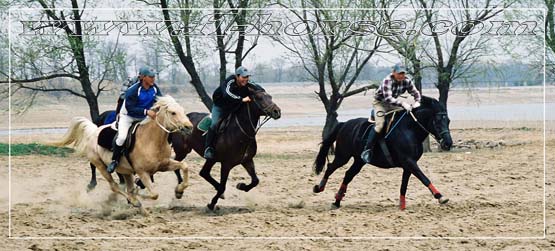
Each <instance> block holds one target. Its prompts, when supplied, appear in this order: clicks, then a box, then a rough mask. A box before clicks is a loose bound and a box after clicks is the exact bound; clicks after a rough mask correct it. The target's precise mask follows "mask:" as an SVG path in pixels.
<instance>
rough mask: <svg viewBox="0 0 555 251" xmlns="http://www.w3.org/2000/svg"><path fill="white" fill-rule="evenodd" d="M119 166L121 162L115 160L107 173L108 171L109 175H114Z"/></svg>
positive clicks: (107, 169)
mask: <svg viewBox="0 0 555 251" xmlns="http://www.w3.org/2000/svg"><path fill="white" fill-rule="evenodd" d="M118 165H119V161H117V160H114V161H112V163H110V165H109V166H108V167H107V168H106V171H108V172H109V173H113V172H114V171H115V170H116V168H118Z"/></svg>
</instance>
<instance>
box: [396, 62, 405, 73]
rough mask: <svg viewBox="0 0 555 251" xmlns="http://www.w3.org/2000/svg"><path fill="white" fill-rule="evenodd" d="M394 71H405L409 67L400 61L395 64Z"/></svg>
mask: <svg viewBox="0 0 555 251" xmlns="http://www.w3.org/2000/svg"><path fill="white" fill-rule="evenodd" d="M393 71H394V72H397V73H405V72H407V68H405V66H404V65H403V64H401V63H398V64H395V65H394V66H393Z"/></svg>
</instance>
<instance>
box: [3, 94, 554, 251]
mask: <svg viewBox="0 0 555 251" xmlns="http://www.w3.org/2000/svg"><path fill="white" fill-rule="evenodd" d="M276 92H278V90H276ZM277 95H278V96H279V95H280V94H279V93H278V94H277ZM283 95H285V94H283ZM460 95H464V94H460ZM491 95H493V94H491ZM495 95H496V97H506V96H505V95H512V93H510V91H507V93H504V94H503V93H501V94H495ZM533 95H536V94H533ZM274 96H275V95H274ZM453 96H454V98H453V100H454V102H458V103H457V104H462V103H464V102H470V101H468V100H469V99H468V98H467V99H464V98H462V97H459V98H460V100H459V101H456V100H457V95H456V94H455V95H453ZM284 97H285V96H284ZM277 98H278V97H276V99H277ZM287 99H291V96H287ZM464 100H466V101H464ZM307 102H308V101H307ZM287 105H289V106H292V105H291V104H289V103H288V104H287ZM287 105H286V106H287ZM301 105H303V106H306V107H312V106H310V104H306V103H302V104H301ZM50 108H51V107H50ZM50 108H49V106H44V107H37V108H36V109H35V110H33V111H31V113H30V115H29V114H28V115H25V116H24V117H20V118H18V119H19V120H16V121H15V122H16V123H15V125H16V126H19V127H21V128H24V127H26V125H29V127H35V125H40V126H44V127H48V126H56V125H57V124H58V123H60V122H57V121H58V120H56V122H54V120H51V119H49V118H54V117H56V118H58V117H61V118H62V119H65V117H66V116H73V115H74V114H73V113H71V114H64V113H63V112H61V113H60V112H59V111H57V110H55V112H53V113H51V114H45V113H44V111H45V110H47V109H50ZM64 109H65V108H64ZM289 109H291V110H290V111H291V113H294V112H295V109H292V107H290V108H289ZM307 109H308V108H307ZM284 110H287V108H286V109H284ZM40 111H43V112H42V113H41V112H40ZM64 111H65V110H64ZM66 112H67V111H66ZM60 114H62V115H60ZM79 115H83V114H79ZM33 116H35V117H33ZM18 121H19V122H18ZM463 122H464V121H463ZM18 123H19V124H18ZM457 123H462V122H456V121H454V122H453V124H454V125H453V126H452V136H453V139H454V141H455V143H456V145H457V146H459V147H456V148H455V149H453V150H452V151H450V152H437V151H434V152H432V153H426V154H425V155H424V156H423V157H422V159H421V160H420V161H419V164H420V166H421V167H422V168H423V171H424V172H425V174H426V175H427V176H428V177H429V178H430V179H431V180H432V182H433V183H434V184H435V186H436V187H437V188H438V189H439V190H440V191H441V192H442V193H443V194H445V195H446V196H448V197H449V198H450V202H449V203H448V204H447V205H438V203H437V201H436V200H434V199H433V197H432V196H431V195H430V194H429V192H428V190H427V189H426V188H425V187H424V186H423V185H422V184H421V183H420V182H419V181H418V180H416V179H415V178H414V177H413V178H412V179H411V181H410V183H409V188H408V194H407V203H408V205H407V210H405V211H399V210H398V208H397V203H398V201H397V199H398V193H399V186H400V182H401V170H400V169H392V170H383V169H378V168H375V167H372V166H369V165H368V166H365V168H364V169H363V170H362V171H361V173H360V174H359V175H358V176H357V177H356V178H355V179H354V180H353V182H352V183H351V184H350V186H349V189H348V192H347V195H346V197H345V199H344V201H343V204H342V205H343V207H342V208H341V209H338V210H333V209H331V207H330V205H331V202H333V197H334V194H335V192H336V191H337V189H338V188H339V184H340V183H341V180H342V178H343V175H344V172H345V171H346V169H347V168H346V167H347V166H346V167H344V168H342V169H339V170H338V171H337V172H336V173H335V174H334V175H333V176H332V177H331V179H330V181H329V183H328V186H327V190H326V191H324V192H323V193H320V194H317V195H315V194H313V193H312V186H313V185H314V184H316V183H317V182H318V181H319V179H320V177H317V176H315V175H313V174H312V162H313V160H314V157H315V154H316V151H317V149H318V143H319V135H320V128H314V127H294V128H271V129H270V128H264V129H262V130H261V132H260V134H259V137H258V140H259V141H260V142H261V143H260V144H259V153H258V155H257V157H256V158H255V163H256V165H257V172H258V175H259V178H260V180H261V183H260V184H259V186H258V187H256V188H254V189H253V190H252V191H250V192H248V193H244V192H242V191H239V190H237V189H235V185H236V184H237V183H239V182H248V175H247V174H246V172H245V171H244V170H243V169H242V167H236V168H235V169H234V170H233V171H232V173H231V175H230V179H229V182H228V190H227V191H226V199H225V200H220V202H219V206H220V210H219V211H217V212H209V211H207V210H206V206H205V205H206V204H207V203H208V202H209V200H210V199H211V198H212V196H213V195H214V194H215V191H214V190H213V188H212V187H211V186H210V185H209V184H208V183H207V182H206V181H204V180H203V179H202V178H201V177H200V176H198V172H199V170H200V167H201V164H202V159H201V158H200V157H199V156H198V155H196V154H194V153H193V154H191V156H190V157H189V158H187V159H186V162H187V163H188V164H189V166H190V168H191V180H190V183H191V186H190V187H189V188H188V189H187V190H186V191H185V195H184V197H183V198H182V199H180V200H177V199H174V198H173V189H174V186H175V184H176V181H175V177H174V175H173V174H172V173H162V174H157V175H156V177H155V178H156V183H155V189H156V190H157V191H158V192H160V198H159V199H158V200H157V201H143V202H144V205H145V206H146V208H147V209H148V210H149V211H150V213H151V214H150V215H149V216H143V215H141V214H139V213H138V210H137V209H135V208H132V207H130V206H128V205H127V203H126V202H125V200H124V199H123V198H121V197H119V198H118V200H117V201H115V202H113V201H112V202H110V201H109V200H108V197H109V194H110V192H109V189H108V187H107V183H106V182H105V181H104V180H103V179H102V178H100V177H99V179H98V184H99V185H98V187H97V188H96V189H95V190H94V191H92V192H90V193H87V192H86V189H85V187H86V184H87V183H88V180H89V168H88V164H87V162H86V160H85V159H83V158H82V157H79V156H76V155H70V156H68V157H53V156H39V155H31V156H20V157H12V158H11V172H12V173H11V189H12V190H11V191H12V193H11V200H12V201H11V236H12V237H17V238H11V239H8V238H7V237H8V232H7V229H8V221H7V220H8V210H7V209H8V193H7V191H8V173H7V168H3V169H2V172H1V173H0V190H1V191H3V192H2V193H1V194H0V208H1V210H0V226H1V227H2V229H4V230H5V231H4V232H3V235H2V237H1V238H2V240H1V241H2V242H4V243H3V244H2V245H0V250H21V249H31V250H55V249H57V250H74V249H79V250H106V249H141V250H175V249H177V248H187V249H201V250H208V249H210V250H214V249H217V250H221V249H233V250H236V249H241V250H323V249H334V250H430V249H431V250H465V249H466V250H551V249H555V234H554V232H555V230H554V229H555V214H554V212H555V211H554V210H555V203H554V201H553V199H554V192H555V186H554V184H553V177H555V170H554V168H553V167H554V164H555V154H553V153H555V151H554V150H555V124H553V123H548V124H547V126H548V127H547V128H546V129H547V130H546V139H547V141H546V142H545V143H546V146H547V148H546V153H547V154H546V163H547V166H546V167H547V168H546V174H547V176H546V177H547V180H546V189H547V191H546V197H545V198H544V186H543V182H544V162H543V161H544V160H543V157H544V148H543V146H544V131H543V129H542V128H540V127H537V126H538V125H541V124H542V123H537V122H536V123H533V125H536V126H531V128H519V127H520V126H513V127H511V126H506V124H503V125H504V127H506V128H485V127H496V126H495V125H499V124H498V123H497V124H496V123H495V122H494V121H493V122H491V121H490V122H489V123H490V126H484V125H485V124H487V123H481V122H468V121H466V122H464V123H463V124H464V125H465V126H457ZM459 125H462V124H459ZM58 137H60V135H21V136H15V137H13V138H12V142H47V141H51V140H54V139H56V138H58ZM0 141H1V142H6V141H7V138H6V137H0ZM500 143H501V144H500ZM486 145H495V147H492V148H490V147H486ZM461 146H474V147H471V148H468V149H467V148H461ZM7 162H8V158H7V157H0V163H1V164H2V166H3V167H7V164H8V163H7ZM218 174H219V168H218V167H217V168H215V169H214V170H213V172H212V175H213V176H215V177H218ZM544 199H546V208H545V209H546V221H545V223H544V215H543V213H544ZM544 224H545V225H544ZM544 227H545V228H544ZM544 229H546V233H545V234H546V235H545V238H544ZM210 236H211V237H217V238H216V239H206V237H210ZM29 237H39V238H44V239H26V238H29ZM51 237H59V238H58V239H49V238H51ZM73 237H86V238H82V239H76V240H72V239H64V238H73ZM95 237H97V238H100V237H110V238H113V239H110V238H108V239H95ZM118 237H130V238H131V239H117V238H118ZM181 237H193V239H187V238H181ZM277 237H285V238H277ZM299 237H300V238H299ZM308 237H318V238H316V239H310V238H308ZM352 237H355V238H354V239H351V238H352ZM390 237H395V238H390ZM409 237H417V239H408V238H409ZM91 238H92V239H91ZM158 238H162V239H158ZM218 238H219V239H218ZM226 238H228V239H226ZM232 238H236V239H232ZM303 238H304V239H303ZM365 238H366V239H365ZM438 238H439V239H438Z"/></svg>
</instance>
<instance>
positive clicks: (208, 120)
mask: <svg viewBox="0 0 555 251" xmlns="http://www.w3.org/2000/svg"><path fill="white" fill-rule="evenodd" d="M231 117H232V114H229V115H228V116H226V117H225V118H224V119H223V121H221V122H220V124H219V125H218V127H217V130H216V133H217V134H220V133H223V132H224V131H225V129H226V128H227V127H228V126H229V122H230V121H231ZM210 125H212V117H210V114H208V115H206V116H205V117H204V118H202V119H201V120H200V122H199V123H198V125H197V129H199V130H200V131H201V132H204V134H206V131H208V128H210Z"/></svg>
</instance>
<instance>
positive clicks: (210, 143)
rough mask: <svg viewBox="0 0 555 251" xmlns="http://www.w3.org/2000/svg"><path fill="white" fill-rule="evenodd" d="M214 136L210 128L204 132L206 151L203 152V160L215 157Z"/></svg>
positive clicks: (214, 133)
mask: <svg viewBox="0 0 555 251" xmlns="http://www.w3.org/2000/svg"><path fill="white" fill-rule="evenodd" d="M214 136H216V132H215V129H212V127H210V128H209V129H208V131H207V132H206V142H205V145H206V150H204V158H205V159H213V158H214V156H215V155H216V150H215V149H214Z"/></svg>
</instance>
